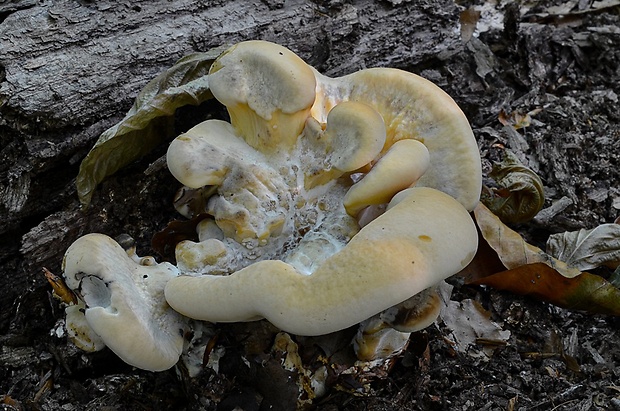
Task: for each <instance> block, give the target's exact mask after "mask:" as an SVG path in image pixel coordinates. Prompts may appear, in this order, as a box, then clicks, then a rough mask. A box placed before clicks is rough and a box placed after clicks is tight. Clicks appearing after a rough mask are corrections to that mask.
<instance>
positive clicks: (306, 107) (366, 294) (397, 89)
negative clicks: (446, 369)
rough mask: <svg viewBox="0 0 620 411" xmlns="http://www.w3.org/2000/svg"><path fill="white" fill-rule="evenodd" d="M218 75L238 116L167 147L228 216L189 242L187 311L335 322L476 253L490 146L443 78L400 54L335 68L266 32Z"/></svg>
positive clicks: (182, 289)
mask: <svg viewBox="0 0 620 411" xmlns="http://www.w3.org/2000/svg"><path fill="white" fill-rule="evenodd" d="M209 85H210V87H211V90H212V92H213V95H214V96H215V98H216V99H218V100H219V101H220V102H222V103H223V104H224V105H225V106H226V107H227V109H228V111H229V113H230V120H231V123H230V124H228V123H224V122H222V121H219V120H208V121H206V122H204V123H202V124H200V125H198V126H196V127H194V128H193V129H191V130H190V131H188V132H187V133H185V134H183V135H181V136H179V137H178V138H177V139H176V140H175V141H174V142H173V143H172V144H171V145H170V148H169V150H168V155H167V159H168V167H169V169H170V171H171V172H172V174H173V175H174V176H175V177H176V178H177V179H178V180H179V181H180V182H181V183H183V184H185V185H187V186H189V187H191V188H198V187H202V186H204V185H215V186H217V192H216V194H215V195H213V196H212V197H211V198H210V199H209V200H208V203H207V206H206V212H207V213H208V214H210V215H211V216H212V220H209V222H208V223H207V224H210V225H211V226H215V227H218V228H219V230H217V229H216V230H211V233H212V234H211V235H212V236H209V235H200V242H198V243H192V242H189V241H186V242H183V243H181V244H179V245H178V247H177V262H178V264H179V266H180V267H187V268H188V269H187V270H183V271H185V272H186V273H189V274H191V275H189V276H188V275H186V276H179V277H176V278H174V279H172V280H171V281H170V282H169V283H168V284H167V286H166V290H165V294H166V299H167V301H168V302H169V303H170V305H171V306H172V307H173V308H174V309H175V310H177V311H179V312H180V313H182V314H184V315H187V316H189V317H191V318H194V319H199V320H206V321H212V322H236V321H250V320H255V319H259V318H267V319H268V320H269V321H271V322H272V323H273V324H275V325H276V326H278V327H279V328H281V329H282V330H284V331H287V332H291V333H295V334H298V335H320V334H326V333H330V332H333V331H337V330H340V329H343V328H346V327H349V326H352V325H354V324H357V323H359V322H361V321H363V320H366V319H368V318H370V317H372V316H374V315H376V314H378V313H380V312H382V311H383V310H386V309H389V308H390V307H392V306H394V305H396V304H399V303H401V302H403V301H405V300H408V299H409V298H410V297H412V296H414V295H416V294H418V293H419V292H421V291H423V290H425V289H428V288H429V287H433V286H434V285H436V284H437V283H439V282H440V281H441V280H443V279H445V278H447V277H449V276H451V275H453V274H455V273H456V272H458V271H460V270H461V269H462V268H464V267H465V265H467V264H468V263H469V261H470V260H471V258H472V257H473V255H474V253H475V250H476V248H477V235H476V231H475V228H474V225H473V223H472V221H471V218H470V216H469V215H468V213H467V211H471V210H472V209H473V208H474V206H475V205H476V203H477V201H478V198H479V194H480V187H481V170H480V157H479V153H478V148H477V145H476V141H475V139H474V137H473V134H472V132H471V129H470V127H469V123H468V122H467V119H466V118H465V116H464V115H463V113H462V112H461V111H460V109H459V108H458V106H457V105H456V104H455V103H454V101H452V99H451V98H450V97H449V96H447V95H446V94H445V93H444V92H443V91H441V90H440V89H439V88H438V87H436V86H435V85H433V84H432V83H430V82H428V81H427V80H424V79H422V78H420V77H418V76H416V75H414V74H411V73H407V72H404V71H400V70H395V69H369V70H362V71H360V72H358V73H354V74H351V75H348V76H344V77H341V78H328V77H325V76H323V75H321V74H319V73H318V72H316V70H314V69H313V68H312V67H310V66H308V65H307V64H306V63H304V62H303V61H302V60H301V59H300V58H299V57H297V56H296V55H295V54H293V53H292V52H291V51H289V50H287V49H286V48H284V47H281V46H278V45H275V44H272V43H268V42H263V41H249V42H244V43H240V44H237V45H236V46H233V47H232V48H230V49H229V50H228V51H226V52H224V53H223V54H222V55H221V56H220V57H219V58H218V59H217V60H216V61H215V62H214V64H213V66H212V68H211V71H210V73H209ZM413 186H416V188H411V189H410V188H409V187H413ZM388 203H389V205H387V204H388ZM386 205H387V207H386ZM372 207H375V208H379V210H378V211H377V210H375V213H374V215H373V217H372V218H371V219H368V220H370V221H367V222H364V224H366V223H368V224H367V225H366V226H365V227H364V228H362V229H360V223H359V221H358V218H361V215H362V214H363V212H364V210H365V209H368V208H372ZM384 209H387V211H385V213H384V214H383V215H380V214H381V213H382V212H383V210H384ZM375 215H379V216H378V217H376V218H375ZM221 273H224V274H228V275H219V274H221ZM428 294H429V295H430V297H429V298H433V297H432V293H428ZM427 311H428V310H427ZM431 311H432V312H431V316H433V315H434V317H433V319H432V320H434V318H435V317H436V315H437V310H431ZM426 315H428V313H426ZM432 320H430V322H432ZM422 322H424V324H425V325H426V324H428V323H429V321H428V320H425V321H422Z"/></svg>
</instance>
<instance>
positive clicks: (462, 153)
mask: <svg viewBox="0 0 620 411" xmlns="http://www.w3.org/2000/svg"><path fill="white" fill-rule="evenodd" d="M314 74H315V76H316V78H317V96H316V100H315V103H314V105H313V107H312V111H311V113H312V116H313V117H315V118H316V119H317V120H318V121H320V122H324V121H325V118H326V116H327V114H328V113H329V111H330V110H331V109H332V107H334V106H336V105H338V104H341V103H342V102H343V101H357V102H361V103H364V104H367V105H369V106H370V107H372V108H373V109H375V110H376V111H377V112H378V113H379V114H380V115H381V117H383V121H384V123H385V127H386V132H387V137H386V144H385V148H384V150H387V149H389V148H390V147H391V146H392V145H393V144H394V143H396V142H397V141H399V140H404V139H415V140H418V141H420V142H421V143H423V144H424V145H425V146H426V148H427V149H428V152H429V155H430V159H429V160H430V161H429V167H428V170H427V171H426V172H425V173H424V175H423V176H421V177H420V179H419V181H418V182H417V183H416V185H417V186H424V187H432V188H436V189H438V190H441V191H443V192H445V193H448V194H450V195H451V196H452V197H454V198H456V199H457V200H458V201H459V202H460V203H461V204H463V206H464V207H465V208H466V209H467V210H469V211H472V210H473V209H474V207H475V206H476V204H477V203H478V200H479V198H480V190H481V187H482V166H481V163H480V153H479V150H478V146H477V143H476V139H475V138H474V135H473V133H472V130H471V127H470V126H469V122H468V121H467V118H466V117H465V115H464V114H463V112H462V111H461V109H460V108H459V107H458V105H457V104H456V103H455V102H454V100H453V99H452V98H451V97H450V96H449V95H448V94H446V93H445V92H444V91H443V90H441V89H440V88H439V87H437V86H436V85H435V84H433V83H432V82H430V81H428V80H426V79H424V78H422V77H420V76H417V75H415V74H413V73H409V72H406V71H403V70H398V69H391V68H371V69H366V70H361V71H358V72H355V73H352V74H349V75H346V76H343V77H337V78H330V77H327V76H324V75H322V74H320V73H319V72H317V71H316V70H315V71H314Z"/></svg>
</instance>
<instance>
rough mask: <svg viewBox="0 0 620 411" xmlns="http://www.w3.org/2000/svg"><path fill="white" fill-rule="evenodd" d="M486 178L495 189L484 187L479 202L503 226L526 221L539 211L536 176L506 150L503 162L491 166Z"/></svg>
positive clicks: (540, 192)
mask: <svg viewBox="0 0 620 411" xmlns="http://www.w3.org/2000/svg"><path fill="white" fill-rule="evenodd" d="M489 177H491V178H492V179H494V180H495V182H496V183H497V185H498V187H497V188H493V189H489V188H486V187H485V190H483V192H482V196H481V198H480V201H482V202H483V203H484V204H485V205H486V206H487V207H488V208H489V209H490V210H491V211H492V212H493V213H494V214H495V215H497V216H499V218H500V219H501V220H502V221H503V222H504V223H523V222H526V221H529V220H531V219H532V218H534V216H535V215H536V214H537V213H538V212H539V211H540V210H541V209H542V207H543V205H544V203H545V194H544V191H543V184H542V181H541V180H540V177H538V175H537V174H536V173H535V172H534V171H532V170H530V169H529V168H527V167H525V166H524V165H523V164H522V163H521V162H520V161H519V160H518V159H517V157H516V156H515V155H514V154H513V153H512V152H510V151H509V150H506V151H505V155H504V159H503V160H502V161H501V162H500V163H497V164H495V165H494V166H493V170H492V171H491V172H490V173H489Z"/></svg>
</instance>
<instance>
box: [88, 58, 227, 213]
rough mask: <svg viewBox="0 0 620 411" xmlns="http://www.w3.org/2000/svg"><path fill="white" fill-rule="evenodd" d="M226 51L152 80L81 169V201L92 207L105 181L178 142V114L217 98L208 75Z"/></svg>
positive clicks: (186, 62) (178, 66)
mask: <svg viewBox="0 0 620 411" xmlns="http://www.w3.org/2000/svg"><path fill="white" fill-rule="evenodd" d="M223 50H224V48H217V49H212V50H210V51H208V52H205V53H195V54H191V55H188V56H185V57H183V58H182V59H180V60H179V61H178V62H177V63H176V64H175V65H174V66H173V67H171V68H169V69H168V70H166V71H165V72H163V73H161V74H160V75H159V76H157V77H156V78H154V79H153V80H151V81H150V82H149V83H148V84H147V85H146V86H145V87H144V89H143V90H142V91H141V92H140V93H139V94H138V96H137V97H136V101H135V103H134V105H133V106H132V107H131V109H130V110H129V112H128V113H127V114H126V115H125V117H124V118H123V120H121V121H120V122H119V123H118V124H116V125H114V126H113V127H111V128H109V129H108V130H106V131H104V132H103V133H102V134H101V136H100V137H99V139H98V140H97V142H96V143H95V145H94V146H93V148H92V149H91V150H90V152H89V153H88V155H87V156H86V158H84V160H83V161H82V164H81V165H80V171H79V173H78V176H77V179H76V186H77V192H78V197H79V199H80V202H81V203H82V205H83V206H84V207H87V206H88V204H89V203H90V200H91V198H92V195H93V192H94V191H95V188H96V187H97V184H99V183H100V182H101V181H103V180H104V179H105V178H106V177H108V176H110V175H112V174H114V173H115V172H116V171H118V170H119V169H121V168H122V167H124V166H126V165H127V164H129V163H131V162H132V161H134V160H136V159H138V158H140V157H141V156H143V155H145V154H147V153H148V152H149V151H151V150H152V149H153V148H154V147H156V146H157V145H158V144H160V143H162V142H163V141H166V140H168V139H171V138H172V137H174V130H173V125H174V117H173V116H174V112H175V110H176V109H177V108H179V107H182V106H185V105H190V104H193V105H198V104H200V103H202V102H204V101H206V100H209V99H210V98H212V97H213V96H212V94H211V91H210V90H209V82H208V76H207V74H208V72H209V68H210V67H211V64H212V63H213V61H214V60H215V59H216V58H217V56H219V54H220V53H221V52H222V51H223Z"/></svg>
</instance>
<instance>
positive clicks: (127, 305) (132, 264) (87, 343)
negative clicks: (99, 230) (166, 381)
mask: <svg viewBox="0 0 620 411" xmlns="http://www.w3.org/2000/svg"><path fill="white" fill-rule="evenodd" d="M63 270H64V275H65V281H66V283H67V286H69V287H70V288H71V289H73V290H74V291H75V292H76V294H77V295H78V297H79V299H80V302H79V303H78V304H77V305H73V306H69V307H67V329H68V330H73V332H70V335H72V336H73V341H74V342H76V345H78V346H79V347H80V348H83V349H86V350H88V351H98V350H100V349H102V348H103V347H104V346H106V345H107V346H108V347H109V348H110V349H111V350H112V351H114V353H116V355H118V356H119V357H120V358H121V359H123V360H124V361H125V362H126V363H128V364H130V365H133V366H135V367H138V368H142V369H146V370H151V371H161V370H165V369H168V368H170V367H172V366H173V365H174V364H176V362H177V361H178V359H179V357H180V355H181V352H182V349H183V342H184V340H183V334H184V332H185V329H186V328H187V325H186V324H187V320H186V319H185V318H183V317H182V316H181V315H179V314H178V313H176V312H175V311H173V310H172V309H171V308H170V307H169V306H168V304H167V303H166V301H165V299H164V296H163V291H164V286H165V285H166V283H167V282H168V280H170V278H172V277H175V276H177V275H178V270H177V268H176V267H174V266H173V265H172V264H169V263H161V264H156V263H155V262H154V260H153V259H152V258H149V257H144V258H139V257H137V256H136V255H135V254H133V255H129V254H128V253H127V252H125V250H124V249H123V248H122V247H121V246H120V245H119V244H118V243H117V242H116V241H114V240H113V239H111V238H110V237H108V236H105V235H103V234H88V235H85V236H84V237H81V238H79V239H78V240H77V241H76V242H74V243H73V244H72V245H71V246H70V247H69V249H67V252H66V253H65V258H64V260H63Z"/></svg>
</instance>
